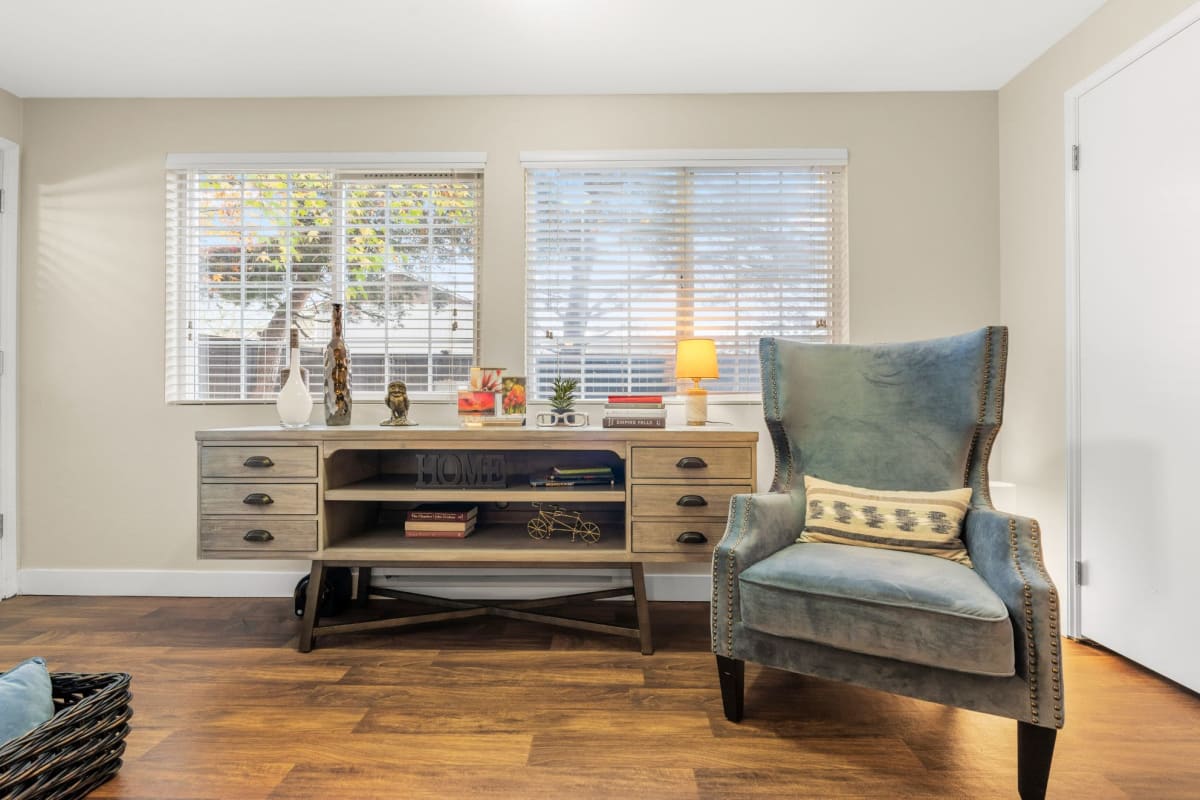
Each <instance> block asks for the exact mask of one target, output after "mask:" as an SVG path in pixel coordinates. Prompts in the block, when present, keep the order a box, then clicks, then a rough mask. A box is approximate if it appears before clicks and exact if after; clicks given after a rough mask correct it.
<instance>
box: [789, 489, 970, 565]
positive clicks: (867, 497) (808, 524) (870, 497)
mask: <svg viewBox="0 0 1200 800" xmlns="http://www.w3.org/2000/svg"><path fill="white" fill-rule="evenodd" d="M804 490H805V493H806V495H807V498H806V499H807V502H808V508H807V514H806V517H805V521H804V531H803V533H801V534H800V538H799V540H798V541H801V542H833V543H836V544H854V545H859V546H860V547H882V548H886V549H889V550H904V551H907V552H910V553H922V554H924V555H929V556H938V557H940V558H948V559H950V560H951V561H957V562H958V563H959V564H965V565H967V566H968V567H970V566H972V565H971V558H970V556H968V555H967V548H966V546H965V545H963V541H962V522H963V517H965V516H966V515H967V508H968V507H969V505H970V502H971V490H970V489H969V488H965V489H949V490H947V491H943V492H892V491H881V490H877V489H862V488H860V487H857V486H844V485H842V484H840V483H831V482H829V481H823V480H821V479H820V478H814V477H812V476H811V475H805V476H804Z"/></svg>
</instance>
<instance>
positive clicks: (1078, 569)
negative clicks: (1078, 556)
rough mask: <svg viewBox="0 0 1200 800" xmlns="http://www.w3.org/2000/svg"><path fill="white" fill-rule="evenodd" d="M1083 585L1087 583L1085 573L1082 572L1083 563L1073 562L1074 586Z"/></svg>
mask: <svg viewBox="0 0 1200 800" xmlns="http://www.w3.org/2000/svg"><path fill="white" fill-rule="evenodd" d="M1085 583H1087V573H1086V572H1085V571H1084V568H1083V562H1082V561H1076V562H1075V585H1076V586H1083V585H1084V584H1085Z"/></svg>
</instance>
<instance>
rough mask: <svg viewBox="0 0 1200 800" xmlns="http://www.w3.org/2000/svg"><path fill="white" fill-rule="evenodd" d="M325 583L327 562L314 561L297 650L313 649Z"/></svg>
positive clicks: (307, 650)
mask: <svg viewBox="0 0 1200 800" xmlns="http://www.w3.org/2000/svg"><path fill="white" fill-rule="evenodd" d="M324 582H325V562H324V561H313V562H312V571H311V572H309V573H308V594H307V596H306V597H305V599H304V621H303V622H301V623H300V643H299V644H298V645H297V646H296V649H297V650H299V651H300V652H301V653H307V652H309V651H310V650H312V647H313V628H315V627H316V625H317V613H318V612H317V609H319V608H320V607H321V584H322V583H324Z"/></svg>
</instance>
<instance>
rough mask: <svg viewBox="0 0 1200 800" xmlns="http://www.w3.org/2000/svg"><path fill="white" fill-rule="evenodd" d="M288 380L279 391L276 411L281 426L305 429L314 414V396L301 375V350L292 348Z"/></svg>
mask: <svg viewBox="0 0 1200 800" xmlns="http://www.w3.org/2000/svg"><path fill="white" fill-rule="evenodd" d="M288 367H289V369H288V379H287V383H285V384H284V385H283V388H282V389H280V390H279V397H278V398H276V400H275V410H276V411H278V412H279V424H280V425H282V426H283V427H285V428H303V427H304V426H305V425H307V424H308V418H309V416H310V415H311V414H312V407H313V401H312V395H310V394H309V393H308V386H307V385H306V384H305V383H304V381H303V380H302V379H301V375H300V348H299V347H293V348H292V359H291V363H290V364H289V365H288Z"/></svg>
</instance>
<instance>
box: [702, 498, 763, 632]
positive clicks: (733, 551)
mask: <svg viewBox="0 0 1200 800" xmlns="http://www.w3.org/2000/svg"><path fill="white" fill-rule="evenodd" d="M753 505H754V498H753V497H749V498H747V500H746V505H745V508H744V509H743V510H742V518H741V520H740V524H739V525H738V533H737V538H736V539H734V540H733V545H732V546H731V547H730V548H729V569H728V575H727V576H726V584H725V585H726V592H727V597H726V606H725V646H726V648H728V649H727V650H726V652H728V653H729V654H730V655H732V654H733V584H734V581H735V580H737V567H736V564H737V549H738V545H740V544H741V543H742V538H743V537H744V536H745V535H746V528H747V524H748V520H749V519H750V509H751V507H752V506H753ZM716 569H717V561H716V559H715V558H714V559H713V604H712V606H713V623H714V624H713V642H712V645H713V652H716V651H717V626H716V624H715V623H716V621H717V603H716V600H717V572H716Z"/></svg>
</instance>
